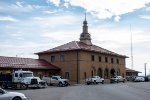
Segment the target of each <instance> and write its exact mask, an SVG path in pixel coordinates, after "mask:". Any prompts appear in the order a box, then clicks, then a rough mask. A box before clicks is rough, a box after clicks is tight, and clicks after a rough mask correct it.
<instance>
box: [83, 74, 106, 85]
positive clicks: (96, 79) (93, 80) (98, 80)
mask: <svg viewBox="0 0 150 100" xmlns="http://www.w3.org/2000/svg"><path fill="white" fill-rule="evenodd" d="M98 83H102V84H104V79H103V78H101V77H99V76H92V77H91V78H87V79H86V84H87V85H90V84H98Z"/></svg>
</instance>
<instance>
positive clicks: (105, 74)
mask: <svg viewBox="0 0 150 100" xmlns="http://www.w3.org/2000/svg"><path fill="white" fill-rule="evenodd" d="M104 78H105V79H108V69H107V68H105V70H104Z"/></svg>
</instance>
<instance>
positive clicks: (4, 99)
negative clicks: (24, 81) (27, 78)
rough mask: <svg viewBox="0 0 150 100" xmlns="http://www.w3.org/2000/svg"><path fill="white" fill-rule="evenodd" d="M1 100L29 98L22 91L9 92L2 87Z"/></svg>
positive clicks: (0, 90) (23, 99)
mask: <svg viewBox="0 0 150 100" xmlns="http://www.w3.org/2000/svg"><path fill="white" fill-rule="evenodd" d="M0 100H27V98H26V97H25V95H24V94H22V93H18V92H7V91H5V90H3V89H1V88H0Z"/></svg>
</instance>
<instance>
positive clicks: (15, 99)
mask: <svg viewBox="0 0 150 100" xmlns="http://www.w3.org/2000/svg"><path fill="white" fill-rule="evenodd" d="M12 100H22V99H21V98H20V97H14V98H13V99H12Z"/></svg>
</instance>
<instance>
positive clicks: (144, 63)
mask: <svg viewBox="0 0 150 100" xmlns="http://www.w3.org/2000/svg"><path fill="white" fill-rule="evenodd" d="M146 64H147V63H144V69H145V77H146Z"/></svg>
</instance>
